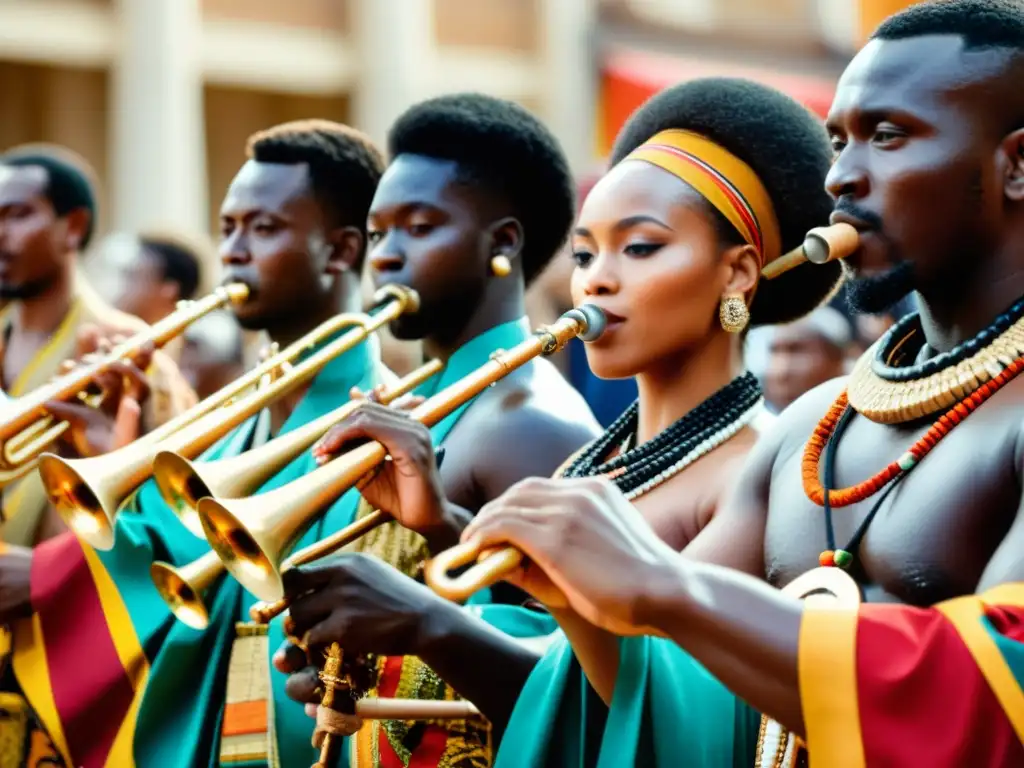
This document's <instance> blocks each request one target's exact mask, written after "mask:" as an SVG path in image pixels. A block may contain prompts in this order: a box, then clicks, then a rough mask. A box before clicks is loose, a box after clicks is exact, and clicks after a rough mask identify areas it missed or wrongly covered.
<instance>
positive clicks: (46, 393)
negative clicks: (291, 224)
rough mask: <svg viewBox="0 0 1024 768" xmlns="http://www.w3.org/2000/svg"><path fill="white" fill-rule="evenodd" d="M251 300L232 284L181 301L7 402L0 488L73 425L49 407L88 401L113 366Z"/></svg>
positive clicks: (0, 428) (1, 422)
mask: <svg viewBox="0 0 1024 768" xmlns="http://www.w3.org/2000/svg"><path fill="white" fill-rule="evenodd" d="M248 297H249V288H248V287H247V286H246V285H244V284H242V283H231V284H229V285H224V286H221V287H220V288H217V289H216V290H215V291H214V292H213V293H212V294H210V295H209V296H206V297H204V298H202V299H198V300H196V301H191V302H183V303H182V305H181V307H180V308H179V309H178V310H177V311H175V312H173V313H172V314H170V315H168V316H167V317H165V318H164V319H163V320H161V321H160V322H158V323H156V324H155V325H153V326H151V327H149V328H147V329H146V330H144V331H140V332H139V333H137V334H135V335H134V336H132V337H131V338H129V339H127V340H126V341H124V342H122V343H121V344H118V345H117V346H115V347H114V348H113V349H112V350H111V351H110V352H109V353H107V354H105V355H102V356H100V357H99V359H98V360H96V361H94V362H91V363H88V364H86V365H81V366H79V367H78V368H76V369H74V370H72V371H71V372H69V373H67V374H65V375H63V376H60V377H59V378H57V379H55V380H54V381H52V382H50V383H49V384H45V385H43V386H41V387H39V388H38V389H35V390H33V391H32V392H29V393H28V394H27V395H25V396H23V397H20V398H18V399H17V400H14V401H12V402H11V403H9V404H7V405H6V406H5V407H4V409H3V411H2V413H0V469H2V470H4V473H3V477H2V479H0V487H2V486H3V485H6V484H7V483H10V482H13V481H14V480H17V479H18V478H19V477H21V476H22V475H25V474H27V473H28V472H30V471H31V470H32V469H33V468H34V467H35V465H36V462H37V461H38V460H39V455H40V454H41V453H42V452H43V451H44V450H45V449H46V447H47V446H48V445H51V444H52V443H53V442H54V441H55V440H57V438H59V437H60V436H61V435H62V434H64V432H66V431H67V430H68V428H69V427H70V426H71V425H70V424H68V423H67V422H66V421H61V422H57V423H54V419H53V417H52V416H49V415H48V414H47V412H46V404H47V403H49V402H51V401H54V400H70V399H73V398H79V399H82V400H84V401H86V402H88V400H87V393H88V392H89V389H90V387H91V385H92V380H93V378H94V377H95V376H96V375H97V374H99V373H102V372H103V371H104V370H106V369H107V368H109V367H110V366H111V365H112V364H114V363H116V362H118V361H120V360H125V359H131V358H133V357H135V356H136V355H137V354H138V353H139V352H141V351H142V350H143V348H145V347H146V346H148V345H150V344H152V345H153V346H155V347H156V348H158V349H159V348H160V347H162V346H164V345H165V344H167V342H169V341H171V339H173V338H174V337H176V336H178V335H180V334H181V333H182V332H183V331H184V330H185V329H186V328H188V326H190V325H191V324H192V323H194V322H195V321H196V320H198V319H199V318H201V317H203V316H204V315H207V314H209V313H210V312H213V311H214V310H216V309H220V308H221V307H223V306H225V305H227V304H231V303H235V304H240V303H242V302H244V301H245V300H246V299H248Z"/></svg>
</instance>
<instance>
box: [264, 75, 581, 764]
mask: <svg viewBox="0 0 1024 768" xmlns="http://www.w3.org/2000/svg"><path fill="white" fill-rule="evenodd" d="M388 149H389V154H390V155H391V157H392V161H391V164H390V165H389V166H388V169H387V170H386V171H385V173H384V176H383V178H382V179H381V183H380V186H379V187H378V189H377V194H376V195H375V196H374V200H373V205H372V206H371V208H370V217H369V227H368V230H369V238H370V252H369V256H368V259H369V264H370V268H371V270H372V271H373V276H374V280H375V281H376V283H377V284H378V285H381V284H385V283H389V282H397V283H400V284H403V285H408V286H410V287H412V288H414V289H415V290H416V291H417V293H418V294H419V296H420V300H421V302H422V308H421V311H420V312H419V313H417V314H416V315H413V316H409V317H407V318H406V317H403V318H401V319H399V320H398V321H397V322H396V323H394V324H393V325H392V330H393V332H394V334H395V335H396V336H397V337H398V338H422V339H423V340H424V350H425V352H426V353H427V354H428V355H429V356H430V357H432V358H437V359H440V360H442V361H444V362H445V363H446V367H445V369H444V371H442V372H441V373H440V374H439V375H438V376H437V377H436V378H435V379H433V380H431V381H428V382H427V383H426V384H425V385H424V386H423V387H421V388H419V389H418V390H417V393H418V394H420V395H424V396H429V395H431V394H433V393H435V392H438V391H440V390H441V389H442V388H444V387H446V386H448V385H449V384H451V383H453V382H456V381H458V380H459V379H461V378H463V377H464V376H466V375H467V374H469V373H472V372H473V371H474V370H475V369H477V368H479V367H481V366H483V365H484V364H486V363H487V361H488V359H489V357H490V356H491V354H492V353H494V352H495V351H496V350H498V349H510V348H511V347H513V346H514V345H515V344H517V343H518V342H520V341H522V340H523V339H525V338H527V337H528V335H529V333H530V330H531V329H530V327H529V325H528V322H527V319H526V318H525V305H524V292H525V286H526V284H527V283H528V282H529V280H530V279H531V278H532V277H533V276H535V275H536V274H538V273H539V272H540V270H541V269H542V268H543V267H544V266H545V265H546V264H547V263H548V262H549V261H550V259H551V258H552V257H553V256H554V255H555V254H556V253H557V252H558V251H559V249H560V247H561V245H562V243H563V242H564V240H565V237H566V234H567V232H568V228H569V225H570V224H571V221H572V217H573V213H574V202H573V197H574V195H573V183H572V178H571V176H570V174H569V171H568V168H567V163H566V160H565V157H564V154H563V152H562V150H561V148H560V147H559V146H558V143H557V141H556V139H555V138H554V137H553V136H552V135H551V134H550V132H549V131H548V130H547V129H546V128H545V127H544V126H543V125H542V124H540V123H539V122H538V121H537V120H536V118H534V117H533V116H532V115H530V114H529V113H528V112H526V111H525V110H523V109H522V108H520V107H518V106H517V105H515V104H512V103H510V102H507V101H503V100H500V99H495V98H491V97H487V96H483V95H476V94H466V95H454V96H445V97H440V98H437V99H433V100H428V101H425V102H423V103H421V104H418V105H416V106H413V107H412V108H410V109H409V110H408V111H407V112H406V113H405V114H404V115H402V116H401V117H400V118H399V119H398V120H397V121H396V123H395V124H394V126H393V127H392V129H391V131H390V135H389V139H388ZM598 431H599V428H598V426H597V423H596V421H595V420H594V418H593V416H592V414H591V413H590V411H589V409H588V408H587V406H586V404H585V403H584V402H583V400H582V398H581V397H580V395H579V394H578V393H577V392H576V391H575V390H573V389H572V387H571V386H570V385H569V384H568V383H567V382H566V381H565V380H564V379H563V378H562V377H561V376H560V375H559V374H558V372H557V371H556V370H555V368H554V367H553V366H552V365H551V364H550V363H548V362H547V361H536V360H535V361H532V362H530V363H528V364H526V365H525V366H524V367H523V368H521V369H519V370H517V371H515V372H514V373H512V374H511V375H508V376H507V377H505V378H503V379H502V380H501V381H499V382H498V383H497V384H496V385H495V386H493V387H492V388H490V389H488V390H487V391H486V392H485V393H483V394H481V395H479V396H478V397H477V398H476V399H475V400H473V401H471V403H470V404H469V405H468V407H464V408H459V409H457V410H456V411H455V412H454V413H453V414H452V415H451V416H449V417H447V418H445V419H444V420H442V421H441V422H440V423H439V424H437V425H436V426H434V427H433V428H432V429H429V430H428V429H427V428H426V427H424V426H423V425H422V424H420V423H418V422H415V421H413V420H411V419H409V418H407V417H405V416H404V415H402V414H401V413H400V412H397V411H395V410H393V409H385V408H383V407H380V406H377V405H374V404H365V405H363V406H361V407H360V408H359V409H358V410H357V411H356V412H355V413H354V414H353V415H352V416H351V417H350V418H347V419H345V420H344V421H343V422H341V423H340V424H339V425H338V426H337V427H336V428H335V429H334V430H332V432H331V433H330V435H329V436H328V437H327V438H325V440H324V441H323V442H322V443H321V444H320V446H318V448H317V450H316V453H317V455H318V456H319V457H321V458H322V459H326V458H328V457H329V456H330V455H331V454H333V453H336V452H337V451H339V450H340V449H342V447H343V446H344V444H345V443H347V442H349V441H351V440H354V439H358V438H364V437H368V438H371V439H376V440H379V441H380V442H382V443H383V444H384V445H385V447H386V448H387V449H388V452H389V454H390V456H391V458H392V461H390V462H388V463H387V464H386V465H385V467H384V468H383V469H382V471H381V472H380V473H379V474H377V475H376V476H375V477H374V479H373V480H372V482H369V483H368V484H364V485H363V486H362V488H361V492H362V494H363V497H364V499H365V500H366V502H367V509H366V510H364V511H368V509H369V508H377V509H383V510H384V511H386V512H388V513H390V514H393V515H394V516H395V517H397V518H399V519H400V520H401V521H402V523H403V524H404V525H405V526H406V527H405V528H403V527H402V526H400V525H398V524H397V523H392V524H388V525H386V526H384V527H383V528H380V529H378V530H377V531H375V532H374V533H372V534H370V535H369V536H368V537H365V538H364V539H363V540H361V542H360V543H359V544H358V545H356V546H355V547H354V548H355V549H357V550H359V551H362V552H364V553H369V554H376V555H378V556H379V557H380V558H381V559H383V560H385V561H388V562H391V563H392V564H394V565H396V566H398V567H399V568H400V569H401V570H404V571H405V572H406V573H409V574H412V573H413V572H415V570H416V569H417V567H418V566H419V565H420V563H421V562H422V560H423V558H424V557H427V556H429V554H430V553H431V552H439V551H441V550H442V549H444V548H446V547H447V546H450V545H451V544H452V543H454V542H455V541H456V540H457V537H458V531H459V530H461V528H462V527H463V526H464V525H465V523H466V522H467V521H468V520H469V519H470V518H471V516H472V514H473V513H475V511H476V510H477V509H479V508H480V507H481V506H482V505H483V504H484V503H486V502H487V501H488V500H489V499H493V498H495V497H496V496H498V495H499V494H501V493H502V491H504V490H505V489H506V488H508V487H509V486H510V485H511V484H513V483H514V482H516V481H517V480H519V479H522V478H524V477H529V476H532V475H537V474H540V475H545V476H546V475H550V474H551V473H552V472H554V471H555V469H556V468H557V467H558V466H559V464H560V463H561V462H562V461H563V460H564V459H565V457H566V456H567V455H569V454H571V453H572V452H574V451H575V450H577V449H578V448H579V447H580V446H582V445H583V444H584V443H586V442H587V441H588V440H590V439H592V438H593V437H594V436H596V434H597V433H598ZM437 445H443V446H444V448H445V459H444V464H443V467H442V468H441V469H440V470H438V468H437V466H436V464H435V461H434V450H433V448H432V446H437ZM339 460H343V458H342V459H339ZM410 482H411V483H413V484H414V485H415V490H414V491H413V492H414V494H415V501H414V502H413V503H409V502H408V500H407V497H406V496H405V490H404V488H407V484H408V483H410ZM399 499H401V508H399V506H398V502H399ZM397 551H400V552H402V553H403V561H402V562H400V563H399V562H396V558H395V556H394V555H393V554H392V553H394V552H397ZM348 562H350V563H352V566H353V569H354V570H353V572H352V573H350V574H348V575H349V576H350V577H351V578H350V579H348V580H347V581H349V582H350V583H358V584H359V585H360V586H361V591H362V594H363V596H364V598H365V599H364V600H361V601H359V603H358V604H356V603H351V604H350V605H351V611H349V612H347V614H346V616H345V621H346V623H347V624H348V625H349V626H351V627H352V632H353V633H357V634H358V635H359V645H360V647H361V648H372V647H374V645H375V644H376V646H377V647H376V650H377V651H379V652H388V651H389V650H399V649H401V648H402V646H401V643H400V642H398V643H397V644H396V641H399V638H401V637H402V636H403V632H404V631H405V628H406V625H405V624H403V622H405V621H406V620H408V619H410V618H411V613H410V611H409V610H408V608H409V607H410V606H409V604H406V603H404V602H403V594H404V593H403V592H402V590H401V589H399V590H397V591H395V592H390V593H387V592H385V591H379V590H377V589H376V588H375V586H374V574H375V573H376V570H377V569H378V567H385V566H381V564H380V563H379V562H378V561H377V560H375V559H372V558H360V559H356V560H352V561H348ZM360 568H366V569H370V570H367V571H361V570H360ZM339 578H340V576H339ZM406 581H407V580H406ZM410 583H411V582H410ZM400 586H401V585H400ZM413 586H415V585H413ZM495 597H496V599H505V600H512V601H517V602H521V601H522V599H523V596H522V595H521V594H519V596H518V598H516V597H514V596H511V595H510V592H509V591H508V590H506V591H505V595H504V596H502V595H497V596H495ZM481 598H483V596H481ZM510 607H511V606H510ZM517 612H518V614H521V615H520V616H518V617H517V616H516V614H517ZM541 619H542V617H541V615H540V614H538V613H536V612H531V611H525V610H524V611H519V610H518V609H513V610H512V611H511V612H510V621H511V622H516V621H518V622H519V624H518V625H516V624H514V623H512V624H510V625H509V626H508V627H507V628H508V629H509V630H510V631H517V632H519V633H523V634H527V635H533V634H537V633H538V632H547V631H549V628H548V627H546V625H544V622H543V621H542V620H541ZM538 628H539V629H538ZM338 639H339V641H340V642H341V644H342V646H343V647H344V645H345V636H342V637H340V638H338ZM355 639H356V638H355V635H353V636H352V640H353V641H355ZM281 663H282V664H283V665H284V666H285V667H287V665H285V664H284V659H282V660H281ZM380 669H381V679H382V680H383V681H384V684H383V685H382V686H381V687H380V688H378V690H377V691H375V692H373V695H380V696H402V697H412V698H435V697H436V698H445V697H446V696H447V697H450V696H451V695H452V693H451V691H450V689H446V687H445V686H444V684H443V683H442V681H441V680H440V679H439V678H438V677H437V676H436V675H434V674H433V673H431V671H430V670H429V669H427V668H425V667H424V666H422V665H421V664H419V663H418V662H417V660H415V659H413V658H405V659H403V658H402V657H401V656H400V655H396V656H395V657H394V658H385V659H382V660H381V667H380ZM308 674H309V677H307V681H311V680H314V679H315V673H314V672H313V671H312V670H310V671H309V673H308ZM448 730H449V737H448V738H446V736H445V728H444V727H443V726H440V725H437V724H427V725H426V726H424V727H417V728H416V729H415V730H412V729H410V727H409V725H408V724H407V723H403V722H388V721H385V722H368V723H366V724H365V725H364V726H363V729H362V730H361V731H360V732H359V734H358V735H357V736H356V737H355V739H354V741H355V743H356V746H355V754H354V760H355V761H356V762H357V763H358V764H359V765H379V764H394V762H393V761H394V760H400V761H401V762H402V764H410V762H411V763H412V764H414V765H427V764H433V765H442V766H455V765H474V766H475V765H481V764H486V763H488V762H489V760H490V750H489V748H488V738H487V733H486V729H480V728H478V727H475V726H473V725H471V724H460V723H456V724H451V725H450V727H449V729H448Z"/></svg>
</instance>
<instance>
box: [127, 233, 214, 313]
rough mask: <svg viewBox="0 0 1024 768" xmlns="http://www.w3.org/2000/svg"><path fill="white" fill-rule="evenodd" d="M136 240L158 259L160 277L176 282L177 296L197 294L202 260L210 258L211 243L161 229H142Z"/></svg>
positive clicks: (188, 297)
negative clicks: (209, 244) (143, 230)
mask: <svg viewBox="0 0 1024 768" xmlns="http://www.w3.org/2000/svg"><path fill="white" fill-rule="evenodd" d="M139 242H140V243H141V245H142V247H143V248H145V249H146V251H148V252H149V253H152V254H153V256H155V257H156V258H157V260H158V261H159V262H160V271H161V276H162V277H163V279H164V280H170V281H171V282H174V283H177V284H178V294H179V296H180V298H182V299H186V300H187V299H191V298H192V297H193V296H195V295H196V291H197V290H198V288H199V283H200V282H201V275H202V270H203V263H204V262H206V261H207V260H209V259H210V258H212V257H211V255H210V254H212V252H213V251H212V248H211V247H210V246H208V245H207V244H206V243H203V242H199V241H198V240H193V239H191V238H187V237H185V236H183V235H181V234H178V233H176V232H171V231H163V230H149V231H145V232H142V233H141V234H140V235H139Z"/></svg>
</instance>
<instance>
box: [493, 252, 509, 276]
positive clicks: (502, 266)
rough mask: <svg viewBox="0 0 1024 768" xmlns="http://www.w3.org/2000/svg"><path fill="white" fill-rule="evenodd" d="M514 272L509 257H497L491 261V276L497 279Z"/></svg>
mask: <svg viewBox="0 0 1024 768" xmlns="http://www.w3.org/2000/svg"><path fill="white" fill-rule="evenodd" d="M511 271H512V262H511V261H509V260H508V256H502V255H500V254H499V255H497V256H495V257H494V258H493V259H491V274H493V275H494V276H495V277H505V276H506V275H508V273H509V272H511Z"/></svg>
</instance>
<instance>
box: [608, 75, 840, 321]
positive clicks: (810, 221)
mask: <svg viewBox="0 0 1024 768" xmlns="http://www.w3.org/2000/svg"><path fill="white" fill-rule="evenodd" d="M672 128H676V129H683V130H688V131H692V132H694V133H698V134H700V135H702V136H704V137H706V138H708V139H710V140H712V141H714V142H715V143H717V144H719V145H720V146H722V147H724V148H725V149H727V150H729V152H731V153H732V154H734V155H736V156H737V157H739V158H740V159H742V160H743V161H744V162H746V163H747V165H749V166H750V167H751V168H752V169H753V170H754V172H755V173H756V174H757V175H758V177H759V178H760V179H761V182H762V183H763V184H764V186H765V189H766V190H767V191H768V194H769V196H770V197H771V200H772V204H773V206H774V208H775V215H776V217H777V218H778V221H779V228H780V230H781V234H782V252H783V253H787V252H789V251H790V250H792V249H794V248H797V247H799V246H800V245H801V244H802V243H803V241H804V238H805V236H806V235H807V232H808V231H809V230H811V229H813V228H814V227H819V226H822V225H827V224H828V217H829V214H830V213H831V212H832V199H831V197H829V195H828V193H827V192H826V191H825V175H826V174H827V173H828V170H829V166H830V165H831V162H832V147H831V145H830V143H829V139H828V135H827V134H826V132H825V128H824V126H823V125H822V122H821V121H820V120H819V119H818V118H817V117H816V116H814V115H813V114H812V113H811V112H810V111H809V110H807V109H806V108H804V107H803V106H802V105H800V104H798V103H797V102H796V101H794V100H793V99H791V98H790V97H789V96H786V95H784V94H782V93H780V92H779V91H776V90H775V89H773V88H769V87H767V86H764V85H760V84H758V83H754V82H751V81H749V80H742V79H736V78H707V79H701V80H693V81H690V82H686V83H682V84H680V85H676V86H673V87H671V88H668V89H666V90H663V91H661V92H660V93H657V94H655V95H654V96H652V97H651V98H650V99H649V100H648V101H647V102H646V103H645V104H643V105H642V106H640V107H639V108H638V109H637V110H636V111H635V112H634V113H633V114H632V116H630V118H629V120H628V121H627V123H626V125H625V126H624V127H623V128H622V130H621V131H620V132H619V135H618V137H617V138H616V140H615V145H614V147H613V149H612V155H611V164H612V165H615V164H617V163H619V162H620V161H621V160H622V159H623V158H625V157H626V155H628V154H629V153H630V152H632V151H633V150H634V149H636V148H637V147H638V146H640V145H641V144H643V143H644V142H645V141H647V140H648V139H649V138H651V137H652V136H654V135H655V134H657V133H659V132H660V131H664V130H668V129H672ZM708 209H709V210H710V211H711V212H712V215H714V216H715V217H716V219H717V220H718V224H719V229H720V233H721V236H722V239H723V241H724V242H729V243H737V244H738V243H742V242H743V240H742V238H741V237H740V234H739V233H738V232H737V231H736V230H735V228H734V227H733V226H732V225H731V224H730V223H729V221H728V220H727V219H726V218H725V217H724V216H723V215H721V214H720V213H719V212H718V211H717V210H716V209H714V208H712V207H711V206H710V204H709V205H708ZM841 274H842V272H841V266H840V264H839V262H838V261H832V262H829V263H828V264H824V265H812V264H803V265H801V266H799V267H797V268H796V269H792V270H790V271H789V272H786V273H784V274H782V275H780V276H779V277H776V278H775V279H774V280H766V279H762V280H761V281H760V283H759V285H758V289H757V292H756V294H755V295H754V300H753V302H752V304H751V307H750V315H751V323H752V324H754V325H772V324H776V323H787V322H792V321H793V320H796V319H798V318H800V317H803V316H804V315H806V314H807V313H809V312H810V311H811V310H813V309H814V308H815V307H817V306H818V305H819V304H821V303H822V302H824V301H825V300H827V299H828V298H829V297H830V296H831V294H832V293H833V291H834V290H835V289H836V287H837V286H838V285H839V282H840V279H841Z"/></svg>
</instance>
